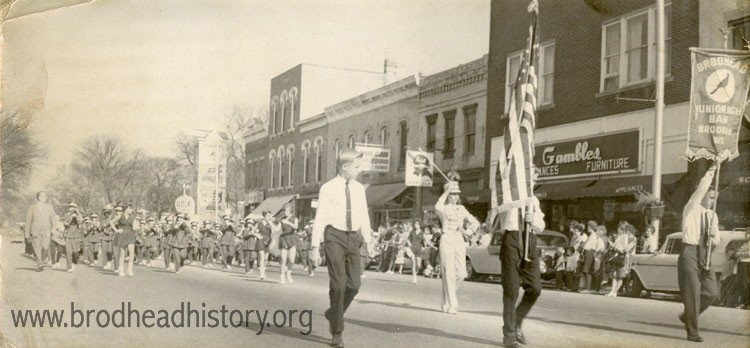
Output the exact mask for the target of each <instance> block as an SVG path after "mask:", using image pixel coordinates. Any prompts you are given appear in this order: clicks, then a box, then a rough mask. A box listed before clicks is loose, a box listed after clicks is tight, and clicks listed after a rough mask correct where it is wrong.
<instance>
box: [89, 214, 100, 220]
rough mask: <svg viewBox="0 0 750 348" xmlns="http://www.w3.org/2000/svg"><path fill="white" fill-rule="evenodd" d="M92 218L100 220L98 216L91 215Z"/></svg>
mask: <svg viewBox="0 0 750 348" xmlns="http://www.w3.org/2000/svg"><path fill="white" fill-rule="evenodd" d="M91 218H92V219H98V218H99V215H96V214H91Z"/></svg>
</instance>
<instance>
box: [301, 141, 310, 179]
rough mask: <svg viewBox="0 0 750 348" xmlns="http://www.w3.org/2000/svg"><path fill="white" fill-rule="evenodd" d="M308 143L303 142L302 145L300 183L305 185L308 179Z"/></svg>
mask: <svg viewBox="0 0 750 348" xmlns="http://www.w3.org/2000/svg"><path fill="white" fill-rule="evenodd" d="M309 158H310V141H309V140H305V142H303V143H302V183H303V184H307V183H308V182H309V180H308V177H309V174H310V161H309Z"/></svg>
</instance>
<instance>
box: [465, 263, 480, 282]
mask: <svg viewBox="0 0 750 348" xmlns="http://www.w3.org/2000/svg"><path fill="white" fill-rule="evenodd" d="M474 279H477V272H476V271H475V270H474V265H472V264H471V259H469V258H468V257H467V258H466V280H474Z"/></svg>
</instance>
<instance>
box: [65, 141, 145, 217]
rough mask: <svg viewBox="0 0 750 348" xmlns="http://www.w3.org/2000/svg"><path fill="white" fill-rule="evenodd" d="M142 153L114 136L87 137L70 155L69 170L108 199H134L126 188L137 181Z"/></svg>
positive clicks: (131, 187) (113, 200)
mask: <svg viewBox="0 0 750 348" xmlns="http://www.w3.org/2000/svg"><path fill="white" fill-rule="evenodd" d="M143 157H144V155H143V153H142V152H141V151H140V150H131V149H129V148H128V147H127V146H126V145H125V144H124V143H123V142H122V140H121V139H120V138H118V137H116V136H107V135H98V136H94V137H91V138H89V139H88V140H87V141H85V142H84V143H83V145H82V146H81V148H80V149H79V150H78V151H77V152H76V153H75V155H74V157H73V163H72V170H74V171H76V172H78V173H80V174H81V175H82V176H84V177H86V178H87V180H88V181H89V182H90V183H91V184H92V185H94V186H96V187H97V188H98V189H100V190H101V192H102V193H103V196H104V197H105V198H106V199H107V201H108V202H110V203H112V202H115V201H116V200H132V199H137V198H138V197H137V194H134V192H132V191H130V190H131V189H133V188H134V187H135V186H136V184H137V183H138V180H137V179H138V176H139V174H141V171H140V169H141V166H142V161H143Z"/></svg>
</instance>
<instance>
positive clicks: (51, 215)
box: [24, 191, 57, 272]
mask: <svg viewBox="0 0 750 348" xmlns="http://www.w3.org/2000/svg"><path fill="white" fill-rule="evenodd" d="M36 201H37V202H36V203H35V204H33V205H31V206H30V207H29V210H28V212H27V213H26V226H25V229H24V234H25V237H26V238H27V239H30V240H31V244H32V246H33V247H34V254H35V255H36V265H37V268H36V270H37V272H41V271H44V264H45V263H44V259H45V257H48V258H49V260H50V262H51V260H52V254H51V253H50V238H51V236H52V229H53V228H54V227H55V223H56V222H57V214H55V209H54V208H52V205H50V204H48V203H47V193H45V192H44V191H39V192H37V193H36Z"/></svg>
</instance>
